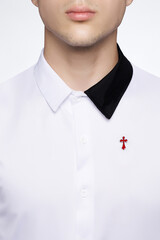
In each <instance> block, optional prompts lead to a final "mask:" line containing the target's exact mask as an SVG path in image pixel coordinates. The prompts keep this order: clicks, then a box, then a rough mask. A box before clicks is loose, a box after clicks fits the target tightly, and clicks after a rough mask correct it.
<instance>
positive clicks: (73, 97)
mask: <svg viewBox="0 0 160 240" xmlns="http://www.w3.org/2000/svg"><path fill="white" fill-rule="evenodd" d="M72 101H73V102H79V101H80V97H76V96H74V95H72Z"/></svg>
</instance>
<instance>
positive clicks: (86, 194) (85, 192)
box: [81, 187, 88, 198]
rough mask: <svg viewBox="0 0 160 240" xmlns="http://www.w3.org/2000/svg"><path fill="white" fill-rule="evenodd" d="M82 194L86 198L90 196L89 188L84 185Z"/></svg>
mask: <svg viewBox="0 0 160 240" xmlns="http://www.w3.org/2000/svg"><path fill="white" fill-rule="evenodd" d="M81 196H82V197H83V198H86V197H87V196H88V190H87V188H86V187H83V188H82V189H81Z"/></svg>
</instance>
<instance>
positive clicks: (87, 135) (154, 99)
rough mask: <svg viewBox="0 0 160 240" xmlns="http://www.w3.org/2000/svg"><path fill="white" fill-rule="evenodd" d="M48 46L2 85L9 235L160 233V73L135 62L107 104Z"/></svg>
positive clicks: (0, 157)
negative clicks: (76, 82)
mask: <svg viewBox="0 0 160 240" xmlns="http://www.w3.org/2000/svg"><path fill="white" fill-rule="evenodd" d="M43 50H44V49H42V51H41V54H40V56H39V59H38V61H37V63H36V64H35V65H33V66H31V67H30V68H28V69H27V70H25V71H23V72H21V73H19V74H18V75H16V76H14V77H12V78H11V79H8V80H6V81H5V82H3V83H1V85H0V240H159V239H160V78H158V77H156V76H154V75H152V74H150V73H148V72H145V71H144V70H142V69H140V68H138V67H137V66H135V65H133V64H132V67H133V69H132V70H133V72H132V71H131V68H130V70H129V74H130V75H127V76H128V77H129V78H127V79H128V84H129V85H128V86H127V88H126V90H125V92H124V93H123V96H121V97H120V101H119V103H118V105H114V104H113V103H112V102H113V101H112V99H111V101H110V103H111V105H110V106H109V107H108V108H107V107H105V108H100V103H101V100H102V101H103V102H104V100H105V99H104V95H103V89H104V88H103V87H102V88H99V87H100V86H101V84H102V82H99V83H98V84H97V85H96V87H97V88H92V89H90V91H88V92H87V91H86V92H83V91H75V90H72V89H71V88H70V87H69V86H68V85H66V83H65V82H64V81H63V80H62V79H61V78H60V77H59V76H58V74H57V73H56V72H55V71H54V70H53V69H52V68H51V66H50V65H49V64H48V63H47V61H46V60H45V58H44V55H43ZM120 69H121V68H120ZM125 71H127V70H126V68H124V72H123V74H122V73H120V72H121V71H120V70H119V72H118V74H122V78H121V80H122V81H123V76H124V79H125V76H126V74H125V73H126V72H125ZM132 73H133V76H132ZM131 76H132V79H131ZM106 79H107V78H106ZM103 80H104V82H103V83H104V84H107V81H106V83H105V79H103ZM130 80H131V81H130ZM121 85H122V84H121ZM98 89H99V90H98ZM117 89H119V88H117ZM91 90H93V91H91ZM95 90H96V91H95ZM94 91H95V92H94ZM98 91H99V92H98ZM93 92H94V93H93ZM86 93H87V94H88V95H87V94H86ZM92 93H93V94H92ZM89 94H90V95H89ZM117 94H118V93H117ZM89 96H90V97H89ZM96 96H98V97H97V99H98V100H97V102H96ZM107 96H109V93H108V94H106V95H105V97H106V99H107ZM111 96H113V94H111ZM116 96H118V95H116ZM101 98H103V99H101ZM114 101H115V99H114ZM95 103H97V105H96V104H95ZM116 104H117V103H116ZM113 105H114V106H113ZM105 106H107V105H105ZM115 106H116V107H115ZM101 110H102V112H101ZM105 114H106V115H105ZM107 114H108V115H107ZM107 116H108V118H107ZM123 137H124V140H126V139H127V141H126V142H124V144H123V142H121V141H120V140H123V139H122V138H123ZM122 147H123V148H122Z"/></svg>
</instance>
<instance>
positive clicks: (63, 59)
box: [44, 30, 118, 91]
mask: <svg viewBox="0 0 160 240" xmlns="http://www.w3.org/2000/svg"><path fill="white" fill-rule="evenodd" d="M116 37H117V32H113V34H112V35H110V36H109V37H108V38H106V39H105V40H103V42H102V41H101V42H99V43H98V44H95V45H94V46H92V47H85V48H82V47H81V48H77V47H71V46H68V45H67V44H66V43H64V42H61V41H60V40H59V39H57V38H56V37H53V34H51V33H50V32H49V31H48V30H45V46H44V57H45V59H46V61H47V62H48V64H49V65H50V66H51V67H52V69H54V71H55V72H56V73H57V74H58V75H59V77H60V78H61V79H62V80H63V81H64V82H65V83H66V84H67V85H68V86H69V87H70V88H72V89H73V90H76V91H85V90H87V89H88V88H90V87H91V86H93V85H95V84H96V83H97V82H99V81H100V80H101V79H102V78H103V77H104V76H105V75H107V74H108V73H109V72H110V71H111V70H112V69H113V68H114V66H115V65H116V63H117V62H118V50H117V41H116Z"/></svg>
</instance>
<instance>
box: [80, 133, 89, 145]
mask: <svg viewBox="0 0 160 240" xmlns="http://www.w3.org/2000/svg"><path fill="white" fill-rule="evenodd" d="M80 141H81V143H83V144H86V143H87V142H88V138H87V136H85V135H83V136H81V139H80Z"/></svg>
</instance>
